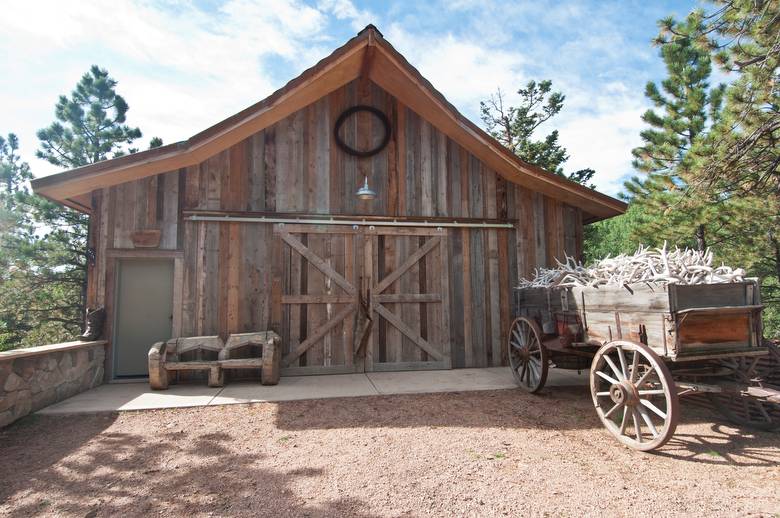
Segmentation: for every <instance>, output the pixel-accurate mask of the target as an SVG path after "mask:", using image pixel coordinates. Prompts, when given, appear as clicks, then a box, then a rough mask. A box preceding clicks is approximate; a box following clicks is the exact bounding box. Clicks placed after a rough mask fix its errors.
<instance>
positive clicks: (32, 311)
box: [0, 66, 162, 348]
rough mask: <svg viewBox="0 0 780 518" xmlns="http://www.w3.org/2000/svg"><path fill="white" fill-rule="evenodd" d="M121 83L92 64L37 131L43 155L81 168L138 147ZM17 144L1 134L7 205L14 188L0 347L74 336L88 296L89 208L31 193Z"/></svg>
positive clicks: (1, 287)
mask: <svg viewBox="0 0 780 518" xmlns="http://www.w3.org/2000/svg"><path fill="white" fill-rule="evenodd" d="M116 85H117V82H116V81H115V80H114V79H112V78H111V77H110V76H109V75H108V72H107V71H106V70H103V69H100V68H99V67H97V66H93V67H91V68H90V70H89V72H87V73H86V74H84V76H83V77H82V78H81V80H80V81H79V82H78V84H77V85H76V88H75V89H74V90H73V92H72V93H71V94H70V96H64V95H63V96H60V98H59V100H58V102H57V104H56V107H55V116H56V121H55V122H54V123H52V124H51V125H50V126H49V127H47V128H44V129H41V130H40V131H38V138H39V139H40V148H39V149H38V150H37V153H36V154H37V156H38V157H40V158H43V159H45V160H47V161H49V162H50V163H52V164H54V165H56V166H59V167H63V168H75V167H80V166H84V165H88V164H92V163H95V162H99V161H101V160H105V159H107V158H111V157H115V156H120V155H122V154H125V153H128V152H133V151H134V150H133V149H132V148H129V146H130V145H131V144H132V142H133V141H134V140H135V139H137V138H139V137H141V131H140V130H139V129H138V128H131V127H129V126H127V125H126V124H125V120H126V114H127V110H128V105H127V103H126V102H125V100H124V99H123V98H122V97H121V96H120V95H118V94H117V93H116ZM3 143H5V144H3ZM150 144H151V145H161V144H162V141H161V140H160V139H153V141H152V142H151V143H150ZM17 148H18V141H17V140H16V138H15V137H13V136H9V138H8V140H7V141H5V140H3V141H2V142H0V166H1V167H0V175H1V176H0V181H2V182H3V183H4V184H5V186H6V187H5V188H4V189H3V192H2V195H3V196H2V198H3V204H4V206H7V204H8V203H9V201H8V200H9V199H11V197H10V196H9V193H11V192H13V193H14V194H13V200H14V206H13V207H11V208H10V209H9V210H7V212H6V218H5V220H6V221H9V218H10V221H12V222H13V231H12V232H5V233H4V236H3V239H4V242H3V243H2V244H3V252H2V255H0V260H1V261H2V265H0V266H3V267H4V268H3V272H4V274H5V275H2V276H0V348H2V347H5V348H8V347H19V346H29V345H39V344H41V343H47V342H52V341H63V340H71V339H73V338H74V336H75V335H76V334H78V332H79V331H80V329H81V324H82V322H83V316H84V311H85V304H86V271H87V261H88V256H87V250H86V243H87V233H88V222H89V219H88V216H86V215H84V214H81V213H79V212H76V211H74V210H71V209H69V208H66V207H62V206H60V205H58V204H55V203H52V202H50V201H48V200H46V199H44V198H41V197H39V196H36V195H32V194H30V193H29V192H28V191H27V189H26V182H27V181H28V180H29V179H30V171H29V167H28V166H27V165H26V164H24V163H22V162H20V161H19V159H18V155H17V154H16V149H17ZM6 150H7V151H6Z"/></svg>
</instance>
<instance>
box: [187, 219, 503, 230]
mask: <svg viewBox="0 0 780 518" xmlns="http://www.w3.org/2000/svg"><path fill="white" fill-rule="evenodd" d="M185 220H186V221H206V222H222V223H225V222H228V223H287V224H298V225H346V226H353V227H354V226H360V227H363V226H366V227H369V226H370V227H418V228H419V227H433V228H514V225H513V224H511V223H493V222H478V221H476V222H475V221H470V222H467V223H462V222H459V221H448V222H443V221H398V220H395V219H387V220H377V219H372V220H365V219H330V218H317V219H309V218H274V217H265V216H260V217H245V216H188V217H187V218H185Z"/></svg>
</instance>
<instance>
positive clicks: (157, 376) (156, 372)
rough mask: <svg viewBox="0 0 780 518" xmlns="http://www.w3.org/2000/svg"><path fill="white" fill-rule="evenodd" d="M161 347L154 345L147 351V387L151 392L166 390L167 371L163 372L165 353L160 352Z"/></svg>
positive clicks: (160, 345)
mask: <svg viewBox="0 0 780 518" xmlns="http://www.w3.org/2000/svg"><path fill="white" fill-rule="evenodd" d="M162 345H163V344H162V343H160V344H155V345H154V346H153V347H152V349H151V350H150V351H149V386H150V387H151V388H152V389H153V390H165V389H167V388H168V371H167V370H165V365H164V364H165V360H164V355H165V352H164V351H161V347H162Z"/></svg>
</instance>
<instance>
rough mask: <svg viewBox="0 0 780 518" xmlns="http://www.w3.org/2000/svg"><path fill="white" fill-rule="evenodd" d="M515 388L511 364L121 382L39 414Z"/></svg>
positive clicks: (556, 374)
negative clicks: (161, 384)
mask: <svg viewBox="0 0 780 518" xmlns="http://www.w3.org/2000/svg"><path fill="white" fill-rule="evenodd" d="M587 384H588V373H587V372H583V373H582V374H577V372H576V371H563V370H557V369H551V370H550V373H549V376H548V379H547V386H550V387H555V386H568V385H584V386H587ZM515 386H516V385H515V382H514V379H513V378H512V373H511V372H510V370H509V369H508V368H507V367H495V368H487V369H454V370H447V371H444V370H442V371H407V372H371V373H367V374H338V375H327V376H289V377H283V378H282V379H281V380H280V382H279V384H278V385H276V386H263V385H260V384H259V383H251V382H246V383H231V384H229V385H227V386H226V387H224V388H209V387H207V386H205V385H172V386H171V388H170V389H168V390H161V391H155V390H151V389H150V388H149V385H148V384H147V383H115V384H108V385H101V386H99V387H96V388H94V389H92V390H88V391H87V392H82V393H81V394H78V395H76V396H73V397H72V398H69V399H66V400H65V401H61V402H59V403H55V404H54V405H51V406H49V407H46V408H44V409H42V410H39V411H38V413H40V414H83V413H94V412H116V411H122V410H151V409H155V408H183V407H195V406H213V405H232V404H239V403H255V402H263V401H293V400H299V399H321V398H335V397H355V396H373V395H378V394H421V393H430V392H460V391H470V390H499V389H513V388H515ZM584 390H587V389H584Z"/></svg>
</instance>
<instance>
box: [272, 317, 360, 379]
mask: <svg viewBox="0 0 780 518" xmlns="http://www.w3.org/2000/svg"><path fill="white" fill-rule="evenodd" d="M353 311H355V305H354V304H349V305H348V306H346V307H344V308H343V309H342V310H341V311H339V312H338V313H336V316H334V317H333V318H331V319H330V320H329V321H328V322H326V323H325V324H324V325H322V326H321V327H320V328H318V329H317V330H316V331H315V332H314V333H312V334H311V335H309V336H308V337H307V338H306V340H304V341H303V342H301V343H299V344H298V345H297V346H296V347H295V348H293V349H292V350H291V351H290V353H289V354H287V355H286V356H285V357H284V359H283V360H282V364H283V365H284V366H285V367H289V366H290V364H292V362H293V361H295V360H296V359H298V358H299V357H300V356H301V355H302V354H303V353H305V352H306V351H307V350H308V349H309V348H310V347H311V346H313V345H314V344H316V343H317V342H318V341H319V340H320V339H321V338H322V337H323V336H325V335H326V334H327V333H328V332H329V331H330V330H331V329H333V328H334V327H336V325H338V324H339V323H340V322H341V321H343V320H344V319H345V318H346V317H348V316H349V315H350V314H351V313H352V312H353Z"/></svg>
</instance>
